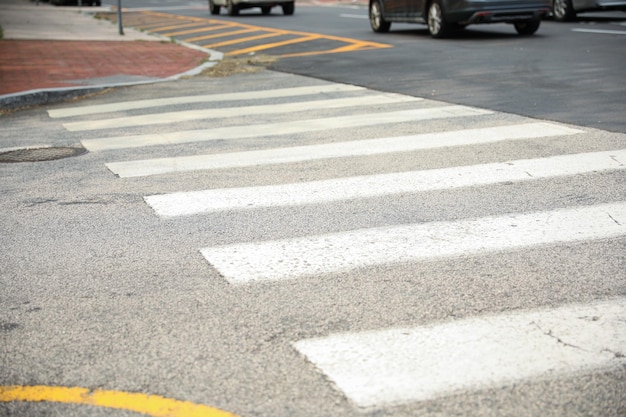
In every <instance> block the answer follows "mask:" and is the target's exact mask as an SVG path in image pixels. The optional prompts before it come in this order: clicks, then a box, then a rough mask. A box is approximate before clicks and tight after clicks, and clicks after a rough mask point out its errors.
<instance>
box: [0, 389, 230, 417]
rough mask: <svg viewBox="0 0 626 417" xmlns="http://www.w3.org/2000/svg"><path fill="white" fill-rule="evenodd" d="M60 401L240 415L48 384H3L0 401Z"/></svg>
mask: <svg viewBox="0 0 626 417" xmlns="http://www.w3.org/2000/svg"><path fill="white" fill-rule="evenodd" d="M9 401H26V402H41V401H44V402H57V403H67V404H79V405H91V406H96V407H104V408H113V409H119V410H127V411H134V412H137V413H141V414H146V415H148V416H152V417H237V416H236V415H235V414H232V413H229V412H227V411H223V410H220V409H217V408H213V407H209V406H206V405H202V404H194V403H192V402H189V401H179V400H174V399H171V398H165V397H160V396H158V395H148V394H142V393H131V392H123V391H107V390H90V389H87V388H81V387H54V386H46V385H35V386H20V385H9V386H0V402H9Z"/></svg>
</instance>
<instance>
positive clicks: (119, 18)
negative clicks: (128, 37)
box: [117, 0, 124, 35]
mask: <svg viewBox="0 0 626 417" xmlns="http://www.w3.org/2000/svg"><path fill="white" fill-rule="evenodd" d="M117 26H118V28H119V30H120V35H123V34H124V26H123V25H122V0H117Z"/></svg>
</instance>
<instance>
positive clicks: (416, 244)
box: [0, 33, 626, 417]
mask: <svg viewBox="0 0 626 417" xmlns="http://www.w3.org/2000/svg"><path fill="white" fill-rule="evenodd" d="M414 35H415V34H413V35H409V36H414ZM391 36H392V37H394V36H396V35H394V34H393V33H392V34H391ZM400 36H407V35H400ZM417 36H420V35H419V34H418V35H417ZM485 36H486V35H485ZM487 38H488V41H487V42H489V43H494V42H495V43H499V42H507V43H508V42H517V38H515V39H513V40H509V38H508V37H506V38H501V37H500V35H498V40H497V42H496V41H495V40H494V39H491V38H490V36H487ZM361 41H369V39H362V40H361ZM426 42H427V43H428V44H429V45H430V42H431V41H430V40H428V41H426ZM432 42H433V45H435V43H434V41H432ZM446 42H447V41H446ZM470 42H472V43H473V42H480V40H477V39H474V40H471V41H470ZM452 43H453V42H452V41H451V42H450V43H445V45H449V44H452ZM470 46H471V45H469V46H468V47H470ZM393 49H396V48H391V49H389V48H387V49H383V48H381V49H380V50H376V51H374V50H372V51H359V52H356V53H355V54H358V55H361V56H363V55H367V54H373V53H374V52H377V53H382V52H381V51H384V52H386V51H390V50H393ZM443 53H444V52H442V54H443ZM346 55H347V54H326V55H319V56H318V57H317V58H315V57H309V58H306V60H310V62H311V63H313V62H315V60H318V59H319V60H320V62H321V60H322V57H323V56H324V59H326V60H330V59H331V57H332V60H335V61H336V62H335V65H336V66H339V65H341V63H342V62H344V63H345V61H343V60H344V59H346V58H342V57H345V56H346ZM292 59H293V60H294V61H293V62H296V58H289V59H286V58H285V59H281V60H280V61H279V64H278V65H286V63H287V62H291V60H292ZM299 59H301V60H303V61H304V60H305V59H304V58H302V57H301V58H299ZM329 65H330V64H329ZM355 68H358V70H357V69H355ZM355 68H352V73H353V74H354V76H355V77H359V76H363V75H359V74H365V73H368V71H369V70H370V69H369V68H368V67H355ZM372 71H373V70H372ZM347 75H348V74H346V77H347ZM373 75H374V74H372V79H374V77H373ZM379 78H380V77H379ZM380 79H387V80H388V82H390V83H392V82H396V81H394V80H393V77H387V78H384V77H383V78H380ZM622 86H623V84H622ZM440 98H441V97H440V96H439V95H437V94H436V95H432V94H424V95H423V96H420V95H416V94H414V93H412V92H411V93H409V94H398V93H394V92H388V91H386V90H384V89H383V91H380V90H379V89H372V88H364V87H362V86H355V85H354V84H353V83H337V82H334V81H328V80H323V79H319V78H317V77H307V76H301V75H294V74H290V73H284V72H277V71H269V70H264V71H259V72H256V73H247V74H236V75H232V76H230V77H222V78H212V77H204V76H198V77H194V78H190V79H184V80H179V81H176V82H167V83H161V84H154V85H143V86H136V87H129V88H123V89H117V90H114V91H112V92H108V93H106V94H101V95H96V96H93V97H90V98H87V99H83V100H79V101H74V102H69V103H60V104H55V105H50V106H42V107H40V108H33V109H28V110H23V111H18V112H15V113H12V114H8V115H5V116H3V119H2V126H3V128H2V130H1V131H0V140H1V141H2V144H3V145H2V146H3V152H0V156H3V155H4V157H5V158H6V157H7V156H10V155H11V154H10V153H8V154H7V152H9V149H11V148H17V149H19V150H21V151H24V149H26V148H38V149H42V148H44V147H51V148H50V149H49V150H50V151H52V150H57V151H59V152H61V149H60V148H62V147H73V148H77V149H81V150H86V152H85V153H83V154H81V155H77V156H73V157H67V158H62V159H56V160H47V161H40V162H18V163H6V162H2V163H0V190H1V195H2V198H1V199H0V236H2V257H0V285H1V287H2V288H3V291H2V292H1V293H0V345H1V346H2V349H1V350H0V352H1V353H0V360H1V370H2V371H1V372H0V401H1V402H0V415H8V416H9V415H10V416H13V415H16V416H18V415H19V416H56V415H63V416H81V415H89V416H100V415H103V416H104V415H106V416H114V417H118V416H134V415H142V414H139V413H143V415H153V416H156V415H167V414H165V411H162V410H166V409H169V410H170V415H174V416H182V415H193V414H184V412H188V411H189V410H192V409H193V410H195V411H194V412H196V413H197V414H195V415H203V416H211V417H213V416H219V415H223V414H220V411H219V410H225V411H228V412H230V413H234V414H235V415H238V416H250V417H252V416H254V417H256V416H268V417H269V416H272V417H276V416H284V417H293V416H296V417H305V416H346V417H352V416H371V417H374V416H382V415H384V416H393V417H400V416H417V415H420V416H422V415H423V416H467V415H472V416H492V415H515V416H535V415H542V416H559V417H560V416H567V417H570V416H600V415H615V416H620V415H623V414H624V413H625V412H626V403H625V402H624V398H626V395H625V394H626V368H625V365H626V361H625V355H626V337H625V336H626V327H625V323H626V300H625V298H624V297H625V294H626V261H625V257H624V254H625V253H626V240H625V236H626V188H625V187H624V184H626V170H625V169H624V167H625V166H626V154H625V152H626V136H625V134H624V133H621V132H614V131H611V130H610V129H607V130H605V129H598V128H596V127H594V126H590V125H586V124H582V123H581V124H577V123H562V122H559V121H554V120H552V119H550V118H544V117H538V118H535V117H528V116H526V114H525V113H521V114H518V113H514V112H508V111H506V112H503V111H500V109H498V108H490V107H488V106H483V105H478V104H473V105H464V104H458V103H457V102H456V101H454V100H451V101H447V100H440ZM38 152H43V151H38ZM36 153H37V152H31V154H36ZM25 154H27V155H28V154H29V152H25ZM82 389H84V390H82ZM202 406H205V407H202ZM193 407H197V408H193ZM207 407H209V408H207ZM211 407H214V408H211ZM159 410H161V411H159ZM185 410H187V411H185ZM159 413H161V414H159Z"/></svg>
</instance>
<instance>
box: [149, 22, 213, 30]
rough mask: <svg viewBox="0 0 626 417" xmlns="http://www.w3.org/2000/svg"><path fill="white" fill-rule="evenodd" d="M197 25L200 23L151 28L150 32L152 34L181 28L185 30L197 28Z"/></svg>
mask: <svg viewBox="0 0 626 417" xmlns="http://www.w3.org/2000/svg"><path fill="white" fill-rule="evenodd" d="M198 25H201V23H200V22H191V23H181V24H178V25H171V26H163V27H156V28H152V29H150V30H152V31H154V32H161V31H163V30H172V29H181V28H186V27H189V26H198Z"/></svg>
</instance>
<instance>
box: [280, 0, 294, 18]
mask: <svg viewBox="0 0 626 417" xmlns="http://www.w3.org/2000/svg"><path fill="white" fill-rule="evenodd" d="M282 8H283V14H284V15H286V16H291V15H292V14H293V12H294V10H295V9H296V4H295V3H294V2H293V1H290V2H287V3H283V4H282Z"/></svg>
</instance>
